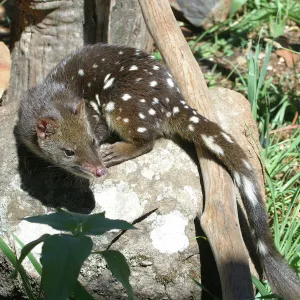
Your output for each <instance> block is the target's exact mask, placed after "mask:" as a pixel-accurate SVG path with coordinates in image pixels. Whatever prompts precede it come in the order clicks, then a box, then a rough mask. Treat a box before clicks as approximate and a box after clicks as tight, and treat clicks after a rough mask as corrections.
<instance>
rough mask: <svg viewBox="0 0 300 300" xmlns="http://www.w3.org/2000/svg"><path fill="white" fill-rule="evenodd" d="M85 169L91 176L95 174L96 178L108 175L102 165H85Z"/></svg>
mask: <svg viewBox="0 0 300 300" xmlns="http://www.w3.org/2000/svg"><path fill="white" fill-rule="evenodd" d="M83 167H84V168H85V169H86V170H87V171H88V172H89V173H91V174H93V175H94V176H96V177H101V176H103V175H105V174H106V173H107V170H106V168H105V167H104V166H102V165H98V166H97V165H96V166H95V165H92V164H90V163H84V164H83Z"/></svg>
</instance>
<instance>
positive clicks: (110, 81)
mask: <svg viewBox="0 0 300 300" xmlns="http://www.w3.org/2000/svg"><path fill="white" fill-rule="evenodd" d="M114 80H115V78H111V79H109V80H108V81H107V82H106V83H105V85H104V87H103V89H104V90H106V89H108V88H109V87H111V86H112V84H113V82H114Z"/></svg>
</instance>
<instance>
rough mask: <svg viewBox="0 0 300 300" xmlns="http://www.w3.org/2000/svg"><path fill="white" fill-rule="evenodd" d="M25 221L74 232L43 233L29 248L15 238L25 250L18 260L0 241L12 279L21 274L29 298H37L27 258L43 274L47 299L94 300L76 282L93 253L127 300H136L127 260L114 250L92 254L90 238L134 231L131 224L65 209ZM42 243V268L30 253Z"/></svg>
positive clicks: (0, 240)
mask: <svg viewBox="0 0 300 300" xmlns="http://www.w3.org/2000/svg"><path fill="white" fill-rule="evenodd" d="M24 220H26V221H28V222H32V223H39V224H47V225H49V226H51V227H52V228H54V229H56V230H61V231H68V232H71V234H68V233H62V234H54V235H49V234H44V235H43V236H41V237H40V238H38V239H36V240H34V241H32V242H30V243H28V244H27V245H23V244H22V243H21V242H20V241H19V239H17V238H16V237H15V238H16V240H17V242H18V243H19V244H21V246H22V247H23V248H22V250H21V254H20V257H19V259H18V260H17V259H16V257H15V255H14V254H13V252H12V251H11V250H10V249H9V248H8V246H7V245H6V244H5V242H4V241H3V240H2V239H0V247H1V249H2V250H3V252H4V254H5V255H6V256H7V257H8V259H9V260H10V261H11V262H12V264H13V266H14V267H15V271H14V273H13V274H12V277H15V276H16V275H17V273H20V275H21V278H22V281H23V283H24V286H25V288H26V287H27V288H26V292H27V294H28V296H29V298H30V299H34V297H33V293H32V291H31V290H30V285H29V283H28V275H26V272H25V270H24V268H23V267H22V265H21V264H22V262H23V260H24V259H25V257H27V256H28V257H29V259H30V261H31V263H32V264H33V265H34V267H35V268H36V270H37V271H38V272H39V274H41V284H42V290H43V292H44V294H45V298H46V299H50V300H51V299H55V300H57V299H67V298H68V297H70V296H71V295H73V297H74V298H75V299H92V297H91V295H89V294H88V292H87V291H86V290H85V289H84V288H83V286H82V285H81V284H80V283H79V282H78V280H77V278H78V275H79V272H80V269H81V267H82V264H83V262H84V261H85V260H86V259H87V257H88V256H89V255H91V254H93V255H94V254H100V255H101V256H102V257H103V258H104V259H105V260H106V262H107V265H108V267H109V268H110V270H111V272H112V274H113V275H114V277H115V278H116V279H117V280H119V281H120V282H121V283H122V285H123V286H124V288H125V289H126V291H127V294H128V299H133V292H132V288H131V285H130V283H129V276H130V270H129V267H128V265H127V263H126V260H125V257H124V256H123V255H122V254H121V253H120V252H118V251H115V250H105V251H95V252H92V248H93V242H92V239H91V238H90V237H89V236H90V235H101V234H104V233H105V232H107V231H109V230H112V229H122V230H128V229H134V227H133V226H132V225H131V224H130V223H127V222H125V221H122V220H111V219H107V218H105V215H104V213H99V214H93V215H83V214H78V213H70V212H67V211H65V210H59V211H57V212H55V213H52V214H49V215H41V216H34V217H28V218H24ZM39 243H43V246H42V255H41V264H42V268H41V266H40V264H39V263H38V262H37V261H36V259H35V258H34V257H33V256H32V254H31V253H30V251H31V250H32V249H33V248H34V247H35V246H36V245H38V244H39Z"/></svg>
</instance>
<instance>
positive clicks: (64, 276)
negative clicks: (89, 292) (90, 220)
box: [41, 234, 93, 300]
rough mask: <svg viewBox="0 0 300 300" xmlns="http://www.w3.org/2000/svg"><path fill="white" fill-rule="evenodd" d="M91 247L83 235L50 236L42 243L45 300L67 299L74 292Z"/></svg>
mask: <svg viewBox="0 0 300 300" xmlns="http://www.w3.org/2000/svg"><path fill="white" fill-rule="evenodd" d="M92 246H93V242H92V240H91V239H90V238H89V237H87V236H83V235H79V236H72V235H68V234H62V235H52V236H50V237H49V238H48V239H47V240H46V241H45V242H44V245H43V247H42V257H41V263H42V266H43V272H42V287H43V289H44V292H45V296H46V299H47V300H52V299H53V300H57V299H67V298H68V297H69V296H70V294H71V293H72V292H74V290H75V285H76V282H77V277H78V275H79V271H80V269H81V266H82V264H83V262H84V261H85V260H86V258H87V257H88V256H89V254H90V253H91V251H92Z"/></svg>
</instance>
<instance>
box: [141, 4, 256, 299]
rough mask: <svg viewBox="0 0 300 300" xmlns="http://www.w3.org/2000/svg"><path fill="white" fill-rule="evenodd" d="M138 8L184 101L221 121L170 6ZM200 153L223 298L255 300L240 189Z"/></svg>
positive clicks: (207, 224) (207, 225)
mask: <svg viewBox="0 0 300 300" xmlns="http://www.w3.org/2000/svg"><path fill="white" fill-rule="evenodd" d="M139 3H140V5H141V8H142V12H143V16H144V19H145V22H146V24H147V27H148V29H149V31H150V33H151V34H152V37H153V39H154V41H155V43H156V45H157V46H158V48H159V50H160V52H161V54H162V56H163V57H164V59H165V61H166V64H167V66H168V68H169V70H170V72H171V73H172V75H173V76H174V78H175V80H176V81H177V83H178V85H179V87H180V89H181V91H182V93H183V95H184V97H185V99H186V100H187V102H188V103H189V104H190V105H191V106H192V107H194V108H196V109H197V110H198V111H199V112H200V113H201V114H202V115H204V116H206V117H207V118H209V119H210V120H212V121H217V120H216V117H215V115H214V112H213V111H214V108H213V107H211V102H210V100H209V97H208V89H207V86H206V84H205V80H204V77H203V74H202V72H201V70H200V68H199V66H198V63H197V62H196V60H195V58H194V56H193V54H192V52H191V51H190V49H189V46H188V45H187V43H186V41H185V39H184V37H183V35H182V33H181V31H180V28H179V27H178V25H177V24H176V20H175V18H174V16H173V13H172V11H171V8H170V6H169V1H168V0H156V1H149V0H139ZM196 149H197V154H198V157H199V159H200V158H201V160H199V161H200V166H201V170H202V176H203V181H204V189H205V201H206V202H205V210H204V212H203V214H202V216H201V220H200V221H201V226H202V228H203V230H204V232H205V233H206V235H207V237H208V239H209V242H210V245H211V247H212V250H213V253H214V256H215V260H216V263H217V266H218V270H219V274H220V278H221V284H222V293H223V299H225V300H235V299H239V300H240V299H252V298H254V295H253V289H252V284H251V277H250V271H249V264H248V256H247V255H246V253H245V247H244V243H243V240H242V236H241V231H240V227H239V221H238V216H237V206H236V197H235V188H234V186H233V183H232V180H231V178H230V176H229V175H228V174H227V173H226V171H225V170H224V169H223V168H222V167H220V166H219V165H218V164H216V163H215V162H214V161H212V160H210V158H211V156H210V155H209V154H208V153H207V152H205V151H204V150H203V149H200V148H199V147H196ZM203 157H204V158H203ZM212 280H213V279H212ZM211 292H212V293H213V291H211Z"/></svg>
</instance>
